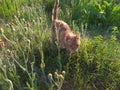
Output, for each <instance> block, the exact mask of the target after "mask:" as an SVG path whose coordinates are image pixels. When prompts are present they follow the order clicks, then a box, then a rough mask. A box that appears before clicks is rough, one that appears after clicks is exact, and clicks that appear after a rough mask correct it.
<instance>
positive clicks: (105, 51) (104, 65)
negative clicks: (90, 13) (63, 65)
mask: <svg viewBox="0 0 120 90" xmlns="http://www.w3.org/2000/svg"><path fill="white" fill-rule="evenodd" d="M119 45H120V44H119V42H118V41H117V38H116V36H114V35H112V36H111V37H110V39H109V40H105V39H104V37H103V36H101V35H99V36H95V37H94V39H90V38H87V37H86V36H85V37H83V38H82V39H81V45H80V50H79V53H78V55H76V54H74V55H73V56H71V57H69V62H68V63H67V71H68V75H69V78H73V79H72V80H73V81H74V83H73V84H74V86H75V88H76V89H85V90H93V89H97V90H101V89H102V90H103V89H119V83H120V82H119V80H120V74H119V70H120V68H119V64H120V60H119V58H120V57H119V54H120V48H119Z"/></svg>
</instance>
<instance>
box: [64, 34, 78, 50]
mask: <svg viewBox="0 0 120 90" xmlns="http://www.w3.org/2000/svg"><path fill="white" fill-rule="evenodd" d="M66 41H67V43H68V47H69V49H70V52H71V51H76V50H77V49H78V48H79V46H80V34H77V35H74V36H69V35H68V36H67V37H66Z"/></svg>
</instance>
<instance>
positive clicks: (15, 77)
mask: <svg viewBox="0 0 120 90" xmlns="http://www.w3.org/2000/svg"><path fill="white" fill-rule="evenodd" d="M5 1H6V0H5ZM5 1H4V2H5ZM4 2H2V3H4ZM6 2H7V1H6ZM9 2H11V1H8V2H7V3H9ZM16 2H17V1H16ZM23 2H24V1H21V3H23ZM39 2H40V4H39ZM46 2H47V4H45V5H47V6H42V5H41V3H45V1H41V0H39V1H37V0H35V1H32V0H28V2H27V1H26V3H25V4H24V5H23V6H24V7H23V6H16V5H15V7H18V9H21V10H20V12H19V13H17V14H16V9H15V8H14V9H15V11H13V12H14V14H16V15H14V14H13V13H12V14H10V13H11V12H10V13H8V12H6V13H5V14H4V15H3V16H6V15H10V18H11V21H10V22H7V24H4V25H2V26H3V27H2V28H3V30H4V31H3V32H0V39H2V40H3V41H4V42H5V46H3V47H0V50H1V51H0V89H1V90H13V89H14V90H53V89H59V90H62V89H65V90H119V89H120V86H119V84H120V73H119V71H120V68H119V64H120V60H119V59H120V55H119V54H120V47H119V45H120V43H119V42H118V38H117V35H118V34H119V27H118V26H115V25H113V26H114V27H113V28H112V29H111V31H112V33H111V34H110V35H109V37H107V38H106V36H102V35H98V36H91V37H90V36H89V34H88V32H87V31H88V29H89V22H87V21H88V17H86V18H85V17H81V15H80V16H79V12H73V11H72V12H71V10H78V9H79V8H81V10H80V12H82V11H84V10H85V8H86V7H87V6H86V7H85V6H84V4H86V3H87V2H89V1H87V0H85V1H84V2H83V1H82V0H80V1H78V3H76V2H75V0H70V2H69V0H66V1H62V0H61V2H60V3H61V4H62V3H63V2H66V3H67V4H68V5H70V6H67V5H64V4H65V3H63V7H61V8H60V12H59V17H60V18H61V19H64V20H65V21H67V22H68V23H69V24H70V26H71V27H72V28H73V29H74V31H75V32H78V31H81V45H80V48H79V50H78V52H75V53H72V54H71V55H70V56H66V54H65V50H59V48H58V46H57V42H56V46H54V45H52V43H51V32H50V25H51V24H50V21H48V20H49V19H48V18H51V17H48V14H46V12H49V10H48V9H52V6H53V3H54V2H53V0H50V1H46ZM72 2H74V3H72ZM4 4H5V5H7V4H6V3H4ZM89 4H90V3H89ZM10 5H11V6H12V3H10ZM49 5H50V6H49ZM90 5H93V4H90ZM97 5H98V4H97ZM13 6H14V5H13ZM0 7H2V8H3V7H4V5H3V6H0ZM20 7H21V8H20ZM48 7H51V8H48ZM91 7H92V6H91ZM94 8H95V7H94ZM9 10H12V9H9ZM18 11H19V10H18ZM3 12H5V11H3ZM50 12H51V11H50ZM91 12H92V10H91ZM64 13H66V16H65V15H64ZM74 13H77V14H74ZM81 14H82V13H81ZM1 15H2V14H1ZM13 16H14V17H13ZM75 16H77V18H75ZM10 18H9V19H10ZM81 18H82V19H81ZM84 18H85V19H84ZM77 19H78V21H76V20H77ZM83 19H84V20H83ZM79 20H80V21H81V22H82V21H83V22H82V23H83V24H81V23H79V24H78V25H80V26H78V25H76V22H79ZM80 27H81V28H80ZM91 27H92V28H94V29H98V28H95V27H93V26H91ZM104 30H105V29H104ZM89 31H90V30H89ZM96 31H97V30H96ZM106 31H107V30H106ZM98 32H99V31H98ZM63 70H65V71H63ZM65 72H66V74H65Z"/></svg>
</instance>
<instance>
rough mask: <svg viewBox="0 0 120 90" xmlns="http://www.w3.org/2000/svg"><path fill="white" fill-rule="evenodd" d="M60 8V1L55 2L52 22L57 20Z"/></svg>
mask: <svg viewBox="0 0 120 90" xmlns="http://www.w3.org/2000/svg"><path fill="white" fill-rule="evenodd" d="M58 6H59V0H55V4H54V8H53V10H52V21H54V20H56V19H57V10H58Z"/></svg>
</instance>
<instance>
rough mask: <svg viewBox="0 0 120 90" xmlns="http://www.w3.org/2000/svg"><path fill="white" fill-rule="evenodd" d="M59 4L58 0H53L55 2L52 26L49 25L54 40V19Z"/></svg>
mask: <svg viewBox="0 0 120 90" xmlns="http://www.w3.org/2000/svg"><path fill="white" fill-rule="evenodd" d="M58 6H59V0H55V4H54V7H53V10H52V25H51V26H52V27H51V35H52V41H53V42H54V41H55V37H56V31H55V20H56V19H57V10H58Z"/></svg>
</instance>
